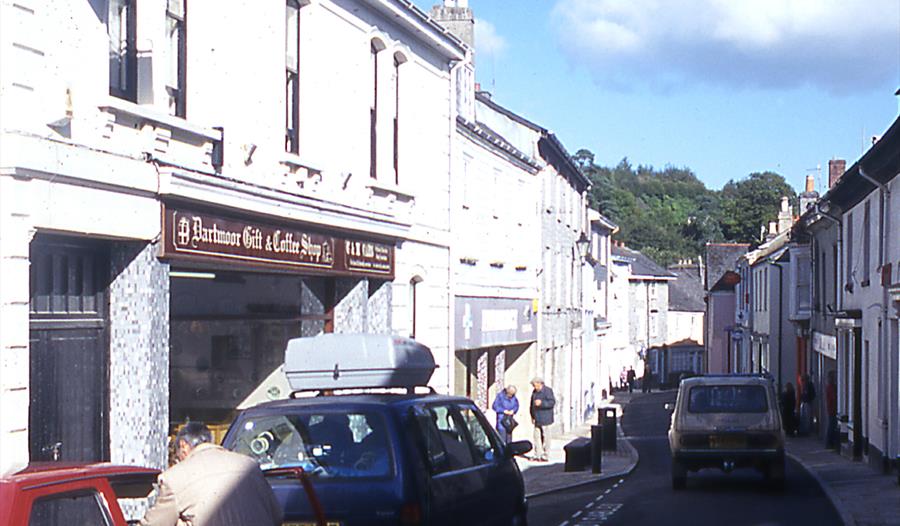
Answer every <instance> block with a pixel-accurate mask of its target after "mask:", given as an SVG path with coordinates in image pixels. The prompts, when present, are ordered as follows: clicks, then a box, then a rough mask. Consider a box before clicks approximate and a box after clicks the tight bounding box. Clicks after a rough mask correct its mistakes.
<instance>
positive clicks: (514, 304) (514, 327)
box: [454, 296, 537, 436]
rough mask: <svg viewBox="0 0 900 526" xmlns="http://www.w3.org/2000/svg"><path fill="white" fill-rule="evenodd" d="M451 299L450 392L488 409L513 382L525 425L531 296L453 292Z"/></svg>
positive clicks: (533, 328) (533, 320) (532, 336)
mask: <svg viewBox="0 0 900 526" xmlns="http://www.w3.org/2000/svg"><path fill="white" fill-rule="evenodd" d="M455 301H456V322H455V324H454V326H455V339H454V341H455V354H456V370H455V382H454V383H455V386H456V388H455V392H456V394H460V395H464V396H467V397H469V398H471V399H472V400H473V401H475V403H476V404H477V405H478V407H480V408H482V410H489V409H490V407H491V404H492V403H493V401H494V397H495V396H497V393H498V392H499V390H501V389H503V388H504V387H505V386H507V385H515V386H516V388H517V389H518V395H517V397H518V399H519V404H520V407H521V409H520V415H521V418H518V421H519V423H520V424H525V423H526V422H528V423H529V424H530V419H529V417H528V416H527V415H528V400H529V396H530V395H531V387H530V385H529V384H528V382H529V381H530V380H531V377H532V376H533V374H534V367H533V362H534V356H533V355H534V352H535V349H536V347H537V345H536V340H537V317H536V315H535V313H534V310H533V308H532V301H531V300H528V299H511V298H482V297H471V296H457V297H456V298H455ZM524 427H525V426H522V429H523V430H524ZM523 433H525V431H523ZM528 433H530V431H529V432H528ZM516 434H517V435H518V434H519V431H518V430H517V431H516ZM520 436H530V434H521V435H520Z"/></svg>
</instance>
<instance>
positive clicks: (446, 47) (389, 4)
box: [368, 0, 469, 60]
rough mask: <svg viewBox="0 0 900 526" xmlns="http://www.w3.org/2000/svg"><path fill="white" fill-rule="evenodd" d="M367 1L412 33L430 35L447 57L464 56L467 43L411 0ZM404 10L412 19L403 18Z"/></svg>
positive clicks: (459, 57) (458, 58)
mask: <svg viewBox="0 0 900 526" xmlns="http://www.w3.org/2000/svg"><path fill="white" fill-rule="evenodd" d="M368 3H369V4H370V5H371V6H372V7H373V8H375V9H377V10H379V11H381V12H382V13H384V14H385V15H387V16H390V17H391V18H392V19H393V20H394V21H395V22H397V23H400V24H402V25H406V26H407V27H408V28H409V29H411V30H412V32H413V34H418V35H422V36H421V38H429V37H430V38H431V39H432V40H433V41H434V42H436V43H438V45H439V47H440V48H441V49H442V50H443V51H445V54H446V55H447V56H448V57H450V58H453V59H456V60H462V59H463V58H465V55H466V51H467V50H468V49H469V46H468V44H466V43H465V42H463V41H462V40H461V39H460V38H459V37H457V36H456V35H454V34H453V32H451V31H450V30H449V29H447V28H446V27H444V26H442V25H441V24H439V23H438V22H437V21H435V20H434V19H433V18H431V16H429V15H428V13H426V12H425V11H422V10H421V9H419V7H418V6H417V5H416V4H415V3H413V1H412V0H368ZM404 11H405V12H406V13H407V14H409V15H412V18H413V19H414V20H407V19H404V18H403V17H402V15H401V14H402V13H403V12H404ZM414 21H415V22H418V23H419V24H421V26H420V27H416V26H415V24H414ZM423 28H427V29H430V30H431V31H433V32H434V34H431V35H429V34H427V33H426V32H425V31H422V29H423Z"/></svg>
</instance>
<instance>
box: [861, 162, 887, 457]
mask: <svg viewBox="0 0 900 526" xmlns="http://www.w3.org/2000/svg"><path fill="white" fill-rule="evenodd" d="M859 175H860V176H861V177H862V178H863V179H865V180H866V181H868V182H870V183H872V184H873V185H874V186H875V187H876V188H878V212H879V214H878V239H879V243H878V266H879V268H880V270H881V272H882V273H883V272H884V267H885V265H887V264H888V263H889V262H888V261H887V260H886V259H885V258H886V257H887V249H888V247H887V244H888V242H889V241H888V239H887V237H886V236H885V231H884V230H885V223H886V222H887V220H888V218H889V217H890V216H888V215H887V214H886V212H887V207H889V206H890V200H891V190H890V188H889V187H888V185H886V184H883V183H880V182H878V181H876V180H875V179H873V178H872V177H870V176H869V174H867V173H866V171H865V169H864V168H863V166H862V165H861V164H860V166H859ZM882 279H884V278H883V277H882ZM881 291H882V298H881V323H880V326H881V330H880V331H879V334H878V340H879V341H878V344H879V345H878V347H879V353H880V355H881V356H882V357H884V359H888V360H889V359H890V357H889V352H888V349H887V338H888V328H889V326H890V324H889V323H888V303H889V300H890V298H889V296H888V289H887V287H886V286H885V285H882V286H881ZM883 369H889V368H888V367H884V368H883ZM888 374H890V371H889V370H888ZM889 386H890V378H888V379H887V385H884V386H882V387H883V390H884V396H885V399H884V400H882V411H883V413H882V415H881V416H882V418H881V431H882V433H883V439H884V455H885V458H887V457H888V455H890V447H889V444H888V442H889V440H890V432H889V427H890V426H889V425H888V410H889V409H888V408H889V407H890V387H889Z"/></svg>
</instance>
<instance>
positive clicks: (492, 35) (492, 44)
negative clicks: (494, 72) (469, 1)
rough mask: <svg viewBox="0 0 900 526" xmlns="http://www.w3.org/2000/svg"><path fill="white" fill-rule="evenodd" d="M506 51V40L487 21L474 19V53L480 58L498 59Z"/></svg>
mask: <svg viewBox="0 0 900 526" xmlns="http://www.w3.org/2000/svg"><path fill="white" fill-rule="evenodd" d="M505 50H506V39H505V38H503V37H502V36H500V34H499V33H497V28H495V27H494V24H491V23H490V22H488V21H487V20H482V19H480V18H476V19H475V53H476V54H478V56H481V57H489V56H490V57H498V56H500V55H502V54H503V52H504V51H505Z"/></svg>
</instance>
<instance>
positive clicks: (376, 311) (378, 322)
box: [366, 280, 393, 334]
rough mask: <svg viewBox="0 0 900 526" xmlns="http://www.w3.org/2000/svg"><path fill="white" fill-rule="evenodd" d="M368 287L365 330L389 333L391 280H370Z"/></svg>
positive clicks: (390, 326) (390, 328) (390, 327)
mask: <svg viewBox="0 0 900 526" xmlns="http://www.w3.org/2000/svg"><path fill="white" fill-rule="evenodd" d="M368 289H369V296H368V300H367V302H366V303H367V309H366V312H367V316H366V332H370V333H375V334H385V333H390V332H391V330H392V328H393V326H392V325H391V300H392V298H391V294H392V290H393V288H392V285H391V282H390V281H380V280H379V281H371V282H370V283H369V284H368Z"/></svg>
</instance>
